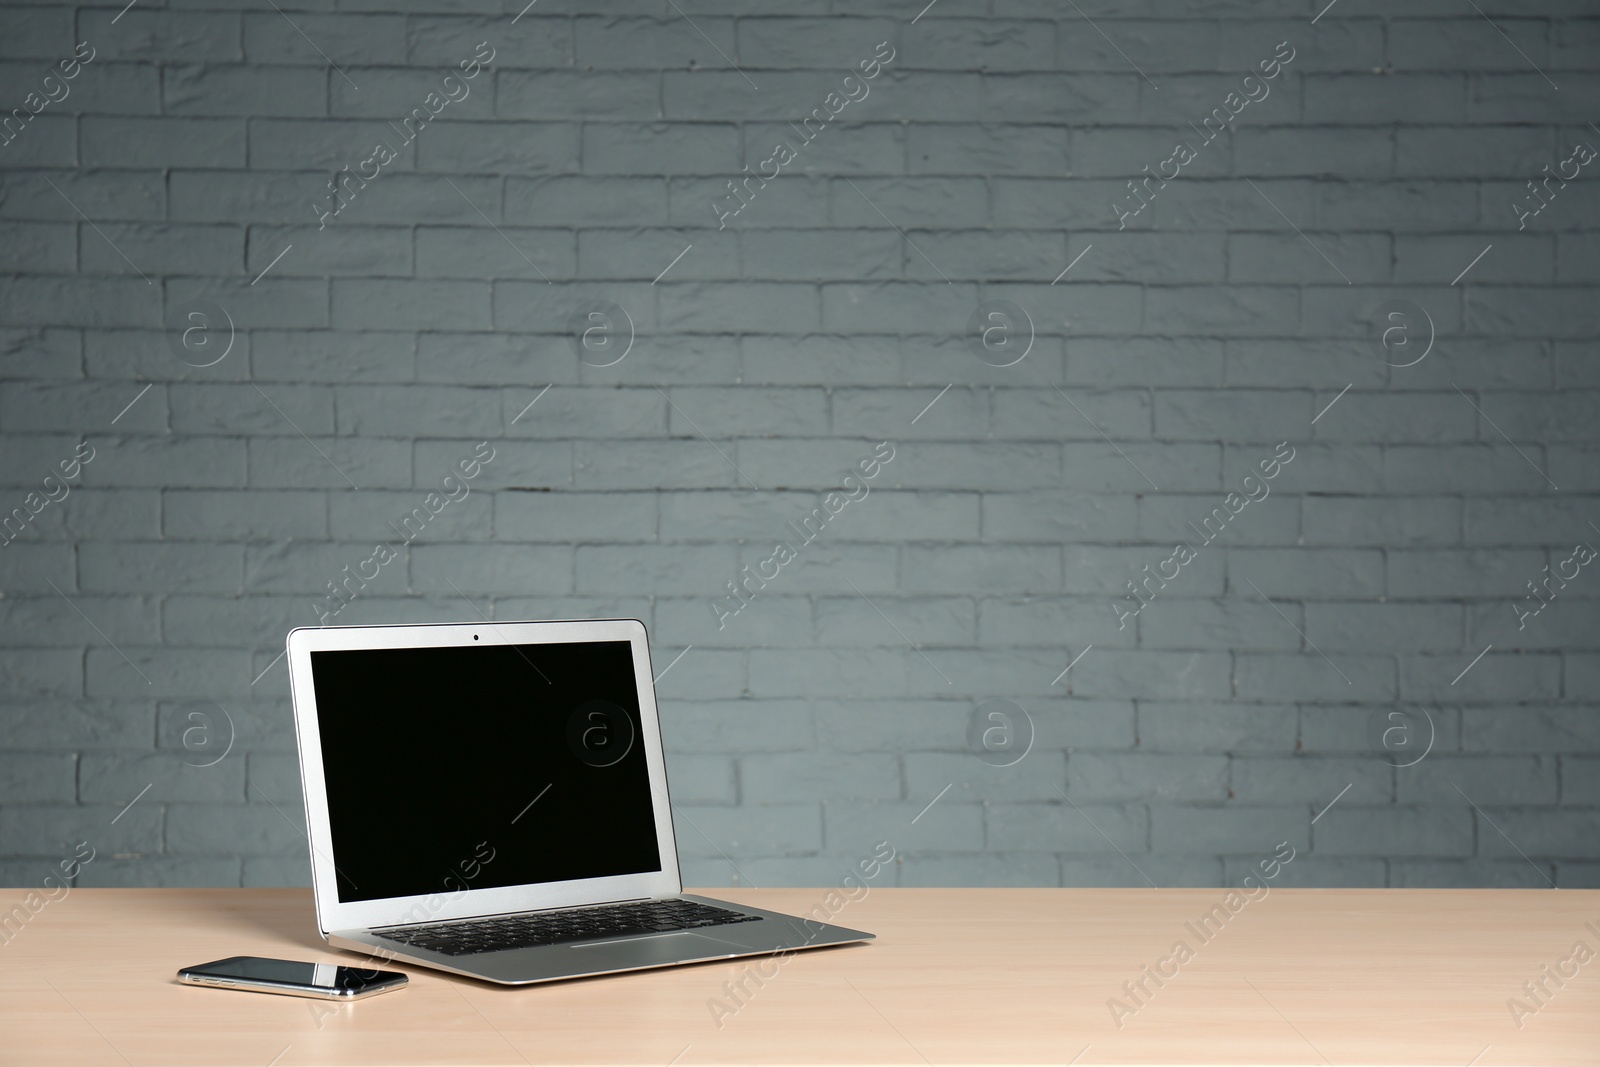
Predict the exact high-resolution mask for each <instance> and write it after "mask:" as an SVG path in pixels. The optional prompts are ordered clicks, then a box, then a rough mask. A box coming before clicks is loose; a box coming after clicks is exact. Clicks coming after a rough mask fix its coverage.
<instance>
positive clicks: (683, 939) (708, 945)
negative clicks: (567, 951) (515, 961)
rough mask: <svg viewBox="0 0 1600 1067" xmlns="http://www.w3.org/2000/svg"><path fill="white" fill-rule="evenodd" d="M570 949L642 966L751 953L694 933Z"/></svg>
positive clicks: (581, 944) (591, 943)
mask: <svg viewBox="0 0 1600 1067" xmlns="http://www.w3.org/2000/svg"><path fill="white" fill-rule="evenodd" d="M567 947H568V948H572V949H576V950H578V951H581V952H583V953H585V954H589V955H594V956H602V955H603V956H606V957H608V958H610V957H620V958H626V959H628V960H631V961H637V962H640V963H652V962H655V963H669V962H671V961H673V960H695V959H707V958H717V957H721V956H733V955H743V954H744V953H746V952H748V951H749V949H747V948H745V947H744V946H743V945H737V944H734V943H733V942H731V941H720V940H718V939H716V938H714V937H703V936H701V935H700V934H698V933H695V932H694V931H692V930H683V931H679V932H676V933H661V934H649V935H646V936H643V937H623V938H617V939H615V940H612V941H580V942H576V943H574V944H571V945H568V946H567Z"/></svg>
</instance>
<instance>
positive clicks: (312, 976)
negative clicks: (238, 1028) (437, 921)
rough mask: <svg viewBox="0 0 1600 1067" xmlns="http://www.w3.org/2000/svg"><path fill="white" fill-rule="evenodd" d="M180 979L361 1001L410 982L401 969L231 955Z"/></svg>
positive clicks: (191, 969) (193, 969) (188, 969)
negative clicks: (383, 969) (392, 969)
mask: <svg viewBox="0 0 1600 1067" xmlns="http://www.w3.org/2000/svg"><path fill="white" fill-rule="evenodd" d="M178 981H180V982H185V983H187V984H189V985H209V986H217V987H220V988H223V989H246V990H250V991H252V992H256V993H281V994H283V995H284V996H290V997H316V998H319V999H322V1000H360V999H362V998H363V997H370V996H375V995H377V994H379V993H386V992H388V991H389V990H391V989H399V988H400V987H401V986H403V985H405V984H406V982H408V981H410V979H408V978H407V977H406V976H405V975H403V974H401V973H400V972H399V971H379V970H372V969H369V968H365V967H343V966H340V965H339V964H337V963H301V962H299V961H297V960H273V959H266V958H264V957H262V956H229V957H228V958H227V959H225V960H213V961H212V962H211V963H201V964H198V965H196V966H194V967H185V968H184V969H183V970H181V971H179V972H178Z"/></svg>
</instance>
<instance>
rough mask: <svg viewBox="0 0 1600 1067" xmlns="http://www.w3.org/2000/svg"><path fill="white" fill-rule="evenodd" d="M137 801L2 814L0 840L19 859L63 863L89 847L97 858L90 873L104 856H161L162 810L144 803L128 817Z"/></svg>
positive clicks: (26, 808)
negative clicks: (83, 846)
mask: <svg viewBox="0 0 1600 1067" xmlns="http://www.w3.org/2000/svg"><path fill="white" fill-rule="evenodd" d="M132 799H133V797H132V796H129V797H127V798H126V799H124V800H122V801H121V802H120V803H117V804H97V805H94V806H92V807H91V806H86V805H73V804H27V805H15V806H11V807H6V808H0V840H3V841H5V842H6V847H7V849H8V850H9V851H10V852H11V853H12V854H14V855H18V856H53V857H60V858H62V859H65V858H67V857H70V856H73V855H75V854H76V851H77V848H78V846H79V844H80V843H83V842H87V843H88V844H89V847H91V848H93V849H94V857H95V858H94V859H93V860H91V861H90V862H89V867H93V866H94V864H95V863H97V862H99V860H100V858H101V857H102V856H104V857H106V858H108V859H109V858H111V857H113V856H115V855H116V854H117V853H119V852H133V853H141V854H147V853H155V852H160V851H161V844H162V832H161V808H160V807H159V806H158V805H156V804H145V803H143V802H141V803H138V804H135V805H133V806H132V807H130V808H128V809H127V810H126V811H123V808H124V806H125V805H126V804H127V803H128V802H129V801H131V800H132ZM146 799H149V798H148V797H147V798H146ZM112 819H116V822H112V821H111V820H112ZM58 862H59V861H58ZM85 873H87V868H86V869H85Z"/></svg>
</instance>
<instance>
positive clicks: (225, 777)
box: [78, 752, 244, 804]
mask: <svg viewBox="0 0 1600 1067" xmlns="http://www.w3.org/2000/svg"><path fill="white" fill-rule="evenodd" d="M206 762H209V760H208V759H207V758H206V757H204V756H201V755H199V754H192V755H191V754H187V753H178V754H174V753H167V752H159V753H150V752H85V753H84V754H83V757H82V766H81V767H80V768H79V771H80V774H81V778H82V785H81V786H80V787H79V796H78V799H79V800H80V801H81V802H83V803H85V804H125V803H127V802H128V798H130V797H132V796H134V795H136V794H138V793H139V792H140V791H141V790H143V789H144V788H145V786H146V785H149V786H150V792H148V793H146V794H145V795H144V800H142V801H140V803H144V802H146V801H148V802H151V803H156V804H159V803H165V802H167V801H191V802H193V801H216V802H222V803H226V802H229V801H239V800H242V799H243V798H244V761H243V760H232V761H225V762H222V763H218V764H217V765H216V766H213V767H205V766H201V764H204V763H206Z"/></svg>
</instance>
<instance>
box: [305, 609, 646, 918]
mask: <svg viewBox="0 0 1600 1067" xmlns="http://www.w3.org/2000/svg"><path fill="white" fill-rule="evenodd" d="M311 674H312V684H313V686H314V688H315V690H316V696H317V723H318V729H319V733H320V735H321V738H322V764H323V777H324V780H325V781H326V784H327V791H328V818H329V822H330V823H331V826H332V832H333V857H332V859H333V862H334V866H335V867H336V869H337V872H338V873H337V883H338V892H339V899H340V901H342V902H349V901H358V900H377V899H382V898H387V897H401V896H418V895H422V894H441V895H445V896H447V897H448V896H450V895H451V894H454V893H459V892H463V891H465V890H467V889H490V888H498V887H502V886H514V885H528V884H533V883H539V882H556V881H564V880H567V879H573V878H599V877H607V876H612V875H621V874H637V873H641V872H650V871H659V870H660V869H661V854H660V851H659V849H658V847H657V842H656V828H655V810H654V805H653V804H652V802H651V796H650V781H649V775H648V771H647V767H646V763H645V751H644V745H643V743H642V740H641V739H640V736H639V729H640V719H639V696H638V693H639V691H638V686H637V684H636V682H635V679H634V673H633V650H632V647H631V645H630V643H629V642H627V641H593V642H579V643H573V644H541V645H482V646H472V645H467V646H456V647H450V648H404V649H355V650H339V651H331V652H313V653H311Z"/></svg>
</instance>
